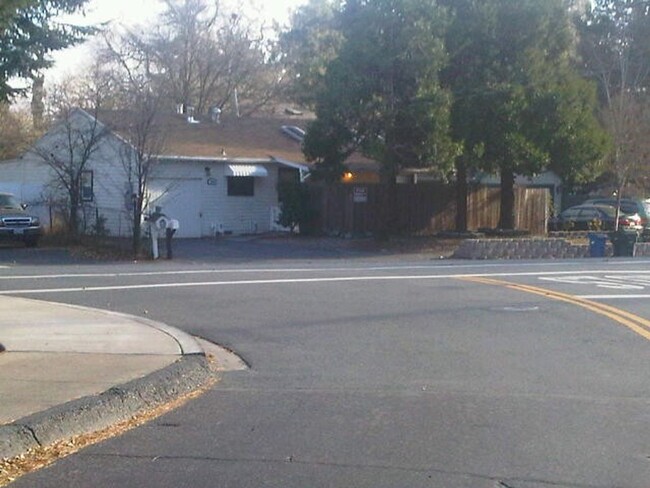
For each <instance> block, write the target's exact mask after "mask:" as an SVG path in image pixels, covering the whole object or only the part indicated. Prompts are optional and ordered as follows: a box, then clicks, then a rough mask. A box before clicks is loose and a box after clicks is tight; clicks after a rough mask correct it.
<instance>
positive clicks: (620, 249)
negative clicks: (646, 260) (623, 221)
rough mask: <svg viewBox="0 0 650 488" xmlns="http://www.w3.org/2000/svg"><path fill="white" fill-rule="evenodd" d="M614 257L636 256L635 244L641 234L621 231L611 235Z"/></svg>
mask: <svg viewBox="0 0 650 488" xmlns="http://www.w3.org/2000/svg"><path fill="white" fill-rule="evenodd" d="M609 239H610V240H611V241H612V247H613V248H614V256H634V244H636V243H637V242H638V240H639V234H638V233H637V232H635V231H626V230H622V229H619V230H617V231H615V232H612V233H610V235H609Z"/></svg>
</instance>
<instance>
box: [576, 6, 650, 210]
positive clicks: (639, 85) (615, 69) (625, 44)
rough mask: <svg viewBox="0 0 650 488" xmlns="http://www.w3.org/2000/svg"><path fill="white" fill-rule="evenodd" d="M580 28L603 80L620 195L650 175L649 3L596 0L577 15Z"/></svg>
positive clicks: (592, 69)
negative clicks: (648, 134)
mask: <svg viewBox="0 0 650 488" xmlns="http://www.w3.org/2000/svg"><path fill="white" fill-rule="evenodd" d="M578 30H579V32H580V34H581V36H580V39H581V43H580V53H581V55H582V59H583V61H584V68H585V71H586V73H587V74H588V76H590V77H591V78H592V79H594V80H595V81H596V82H597V83H598V89H599V95H600V100H601V107H602V109H601V117H602V120H603V122H604V125H605V127H606V128H607V130H608V132H609V134H610V135H611V139H612V147H611V151H610V154H609V167H608V169H609V172H610V174H611V175H612V176H613V179H614V183H615V186H616V190H617V195H618V198H619V199H620V198H621V196H623V194H624V193H625V192H626V191H627V186H628V184H629V183H634V182H635V180H639V179H643V177H645V178H647V177H648V176H649V175H650V168H649V167H648V159H649V157H650V142H649V141H648V137H647V133H648V130H650V97H649V95H648V89H650V4H648V2H643V1H636V0H635V1H632V0H613V1H612V0H610V1H604V0H597V1H595V2H593V8H592V9H590V10H588V11H587V14H586V15H584V16H582V17H580V18H578ZM639 177H641V178H639ZM637 182H638V181H637Z"/></svg>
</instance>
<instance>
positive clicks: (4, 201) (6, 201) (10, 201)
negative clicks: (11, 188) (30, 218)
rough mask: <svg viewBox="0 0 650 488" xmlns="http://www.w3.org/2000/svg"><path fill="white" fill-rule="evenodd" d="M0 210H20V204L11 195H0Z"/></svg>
mask: <svg viewBox="0 0 650 488" xmlns="http://www.w3.org/2000/svg"><path fill="white" fill-rule="evenodd" d="M0 208H6V209H20V208H21V207H20V204H19V203H18V202H17V201H16V199H15V198H14V197H13V195H1V194H0Z"/></svg>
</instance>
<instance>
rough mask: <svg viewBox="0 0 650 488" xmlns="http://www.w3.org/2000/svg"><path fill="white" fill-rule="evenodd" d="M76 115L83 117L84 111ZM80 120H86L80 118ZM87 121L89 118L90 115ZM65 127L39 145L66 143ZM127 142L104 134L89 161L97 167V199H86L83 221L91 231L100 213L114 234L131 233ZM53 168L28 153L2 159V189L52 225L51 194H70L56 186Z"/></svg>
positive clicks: (0, 174) (87, 166)
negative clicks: (48, 199)
mask: <svg viewBox="0 0 650 488" xmlns="http://www.w3.org/2000/svg"><path fill="white" fill-rule="evenodd" d="M73 116H74V117H79V118H83V117H84V116H83V115H81V114H80V113H75V114H73ZM79 123H84V121H83V120H80V121H79ZM86 123H87V119H86ZM61 137H65V131H64V130H63V131H62V130H61V129H60V128H59V129H58V130H57V129H56V128H55V129H53V130H52V131H51V132H49V133H48V134H47V135H46V136H45V137H43V138H42V139H41V140H40V141H39V143H38V144H39V146H41V147H44V148H47V147H52V148H54V147H55V146H56V145H57V144H58V145H59V147H64V146H65V142H62V141H61V140H60V138H61ZM123 147H124V146H123V142H122V141H121V140H120V139H118V138H117V137H115V136H114V135H112V134H108V135H107V136H106V137H104V138H103V139H102V140H101V141H100V142H99V146H98V150H97V151H96V152H95V153H94V154H93V156H92V158H91V159H90V160H89V161H88V162H87V164H86V167H85V169H86V170H92V171H93V182H94V199H93V201H92V202H84V203H83V208H82V216H81V223H82V225H84V224H85V225H86V228H87V231H89V230H90V229H91V227H92V225H94V224H95V222H96V216H97V215H100V216H103V217H105V218H106V227H107V229H108V230H109V232H110V235H113V236H127V235H130V233H131V224H130V219H129V216H130V212H129V211H128V210H127V208H126V205H125V193H126V181H127V178H126V171H125V169H124V165H123V163H122V159H123V158H124V157H125V156H124V152H123ZM53 150H55V149H53ZM56 187H57V184H56V177H55V174H54V172H53V170H52V169H51V168H50V167H49V166H48V165H47V163H45V162H44V161H43V160H42V159H41V158H40V157H39V156H38V155H36V154H33V153H27V154H26V155H25V156H24V158H23V159H18V160H12V161H9V162H2V163H0V191H9V192H11V193H14V194H15V195H16V196H17V197H18V198H19V199H20V200H22V201H23V202H25V203H29V204H30V205H31V206H32V210H31V211H32V212H33V213H36V214H37V215H39V217H41V218H42V219H43V222H44V223H45V225H46V227H47V226H48V225H49V213H50V211H49V206H48V204H47V195H48V194H51V193H57V194H58V196H60V197H62V198H64V199H65V198H66V193H65V190H61V189H58V190H56Z"/></svg>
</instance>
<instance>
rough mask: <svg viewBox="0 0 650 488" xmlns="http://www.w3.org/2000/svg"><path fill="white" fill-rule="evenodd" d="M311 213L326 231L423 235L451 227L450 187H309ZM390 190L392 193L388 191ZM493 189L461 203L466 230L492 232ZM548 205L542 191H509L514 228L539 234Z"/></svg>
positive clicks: (480, 189)
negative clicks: (465, 218)
mask: <svg viewBox="0 0 650 488" xmlns="http://www.w3.org/2000/svg"><path fill="white" fill-rule="evenodd" d="M309 188H310V193H311V199H312V204H313V205H314V207H315V209H316V210H317V218H316V221H315V222H314V224H313V225H314V226H315V228H316V229H320V230H322V231H324V232H326V233H352V234H366V233H378V232H388V231H391V232H398V233H402V234H426V233H433V232H440V231H448V230H454V229H455V219H456V201H455V188H454V186H453V185H444V184H438V183H418V184H417V185H401V184H400V185H397V186H396V187H393V188H390V187H388V186H387V185H343V184H340V185H333V186H329V187H328V186H319V185H310V187H309ZM393 190H394V191H393ZM499 195H500V191H499V188H493V187H486V186H480V187H478V188H474V189H471V190H470V193H469V195H468V199H467V209H468V212H467V213H468V215H467V226H468V229H469V230H476V229H480V228H496V227H497V225H498V222H499V200H500V196H499ZM549 205H550V194H549V192H548V190H547V189H540V188H521V187H516V188H515V228H516V229H521V230H524V229H525V230H528V231H529V232H531V233H532V234H535V235H540V234H544V233H545V232H546V221H547V218H548V208H549Z"/></svg>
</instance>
